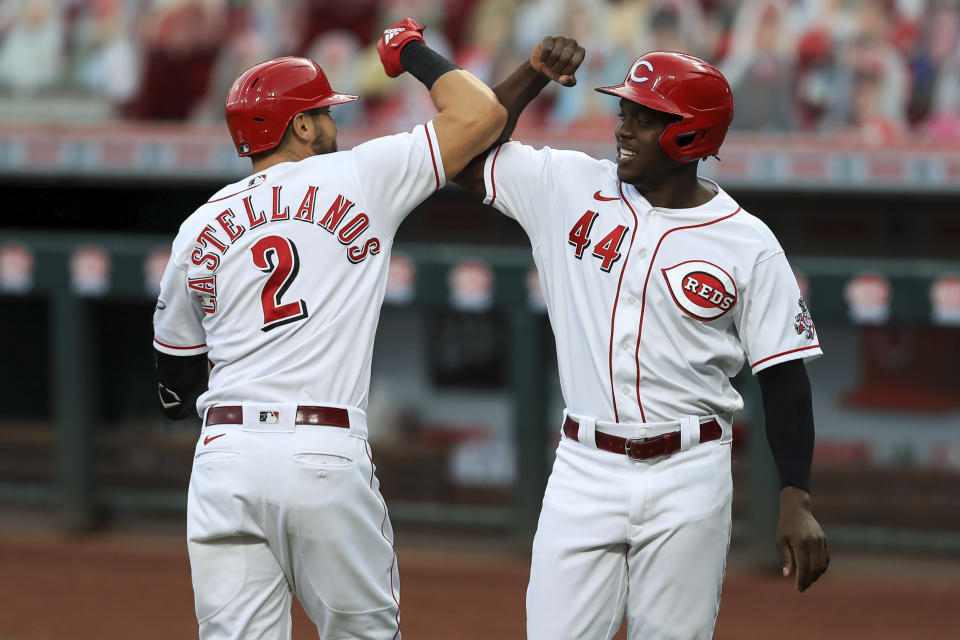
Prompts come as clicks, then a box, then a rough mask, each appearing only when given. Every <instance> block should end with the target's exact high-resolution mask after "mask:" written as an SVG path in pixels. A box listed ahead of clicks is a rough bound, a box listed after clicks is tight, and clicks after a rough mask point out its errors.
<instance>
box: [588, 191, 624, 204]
mask: <svg viewBox="0 0 960 640" xmlns="http://www.w3.org/2000/svg"><path fill="white" fill-rule="evenodd" d="M593 199H594V200H599V201H600V202H610V201H611V200H619V199H620V198H619V196H618V197H616V198H608V197H607V196H602V195H600V192H599V191H597V192H596V193H595V194H593Z"/></svg>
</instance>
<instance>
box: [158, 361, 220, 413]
mask: <svg viewBox="0 0 960 640" xmlns="http://www.w3.org/2000/svg"><path fill="white" fill-rule="evenodd" d="M153 359H154V364H155V370H156V375H157V393H158V395H159V400H160V410H161V411H162V412H163V415H165V416H167V417H168V418H170V419H171V420H182V419H183V418H186V417H188V416H191V415H194V416H195V415H197V398H199V397H200V395H201V394H202V393H203V392H204V391H206V390H207V378H208V375H209V372H210V368H209V364H208V362H207V354H205V353H201V354H200V355H197V356H171V355H167V354H166V353H161V352H160V351H157V350H156V349H154V350H153Z"/></svg>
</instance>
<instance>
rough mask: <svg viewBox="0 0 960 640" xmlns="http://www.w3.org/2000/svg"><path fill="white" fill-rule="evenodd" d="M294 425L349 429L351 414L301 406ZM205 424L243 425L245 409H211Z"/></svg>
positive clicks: (331, 409) (226, 407)
mask: <svg viewBox="0 0 960 640" xmlns="http://www.w3.org/2000/svg"><path fill="white" fill-rule="evenodd" d="M294 423H295V424H315V425H324V426H327V427H343V428H344V429H349V428H350V414H349V413H347V410H346V409H341V408H339V407H311V406H304V405H300V406H299V407H297V417H296V419H295V420H294ZM204 424H206V425H211V424H243V407H239V406H232V407H230V406H221V407H211V408H209V409H207V419H206V421H205V422H204Z"/></svg>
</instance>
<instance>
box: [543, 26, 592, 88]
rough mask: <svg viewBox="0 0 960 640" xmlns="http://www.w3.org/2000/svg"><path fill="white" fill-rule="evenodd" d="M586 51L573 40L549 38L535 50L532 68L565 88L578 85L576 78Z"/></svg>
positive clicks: (559, 37)
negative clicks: (575, 74)
mask: <svg viewBox="0 0 960 640" xmlns="http://www.w3.org/2000/svg"><path fill="white" fill-rule="evenodd" d="M584 53H585V50H584V48H583V47H581V46H580V45H579V44H578V43H577V41H576V40H574V39H573V38H564V37H563V36H548V37H546V38H544V39H543V40H542V41H541V42H539V43H538V44H537V46H536V47H534V48H533V52H532V53H531V54H530V66H531V67H533V69H534V71H537V72H539V73H542V74H543V75H545V76H547V77H548V78H550V79H551V80H553V81H555V82H559V83H560V84H562V85H563V86H565V87H572V86H573V85H575V84H577V78H576V77H575V76H574V73H576V71H577V69H579V68H580V63H582V62H583V56H584Z"/></svg>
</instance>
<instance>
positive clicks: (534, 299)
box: [527, 267, 547, 312]
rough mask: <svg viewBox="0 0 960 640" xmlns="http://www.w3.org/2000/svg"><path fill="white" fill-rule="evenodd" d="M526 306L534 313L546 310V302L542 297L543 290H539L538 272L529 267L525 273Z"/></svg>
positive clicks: (534, 268)
mask: <svg viewBox="0 0 960 640" xmlns="http://www.w3.org/2000/svg"><path fill="white" fill-rule="evenodd" d="M527 304H528V305H530V308H531V309H533V310H534V311H540V312H543V311H546V310H547V301H546V300H545V299H544V297H543V289H541V288H540V272H539V271H537V268H536V267H530V270H529V271H527Z"/></svg>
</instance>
